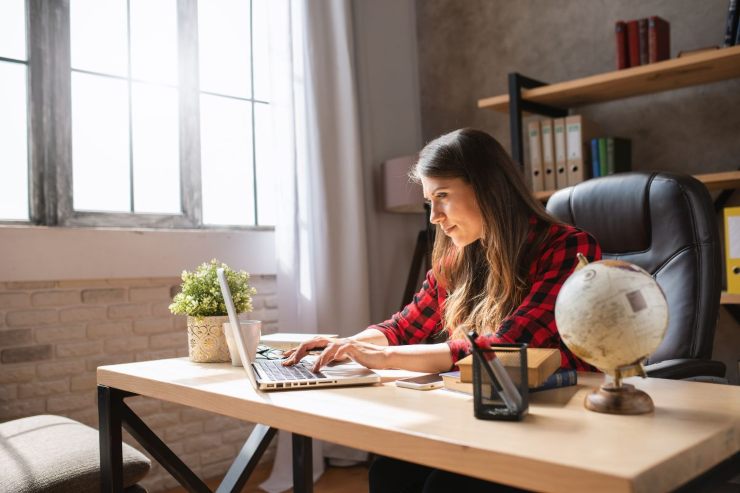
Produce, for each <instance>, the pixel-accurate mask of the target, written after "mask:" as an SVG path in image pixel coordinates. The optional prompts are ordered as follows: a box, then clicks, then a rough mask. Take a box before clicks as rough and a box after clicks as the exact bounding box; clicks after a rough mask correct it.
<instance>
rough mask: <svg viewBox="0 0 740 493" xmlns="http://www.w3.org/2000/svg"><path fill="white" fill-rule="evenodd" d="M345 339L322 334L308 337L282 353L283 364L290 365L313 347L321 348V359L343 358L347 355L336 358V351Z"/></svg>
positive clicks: (329, 360)
mask: <svg viewBox="0 0 740 493" xmlns="http://www.w3.org/2000/svg"><path fill="white" fill-rule="evenodd" d="M346 342H347V340H346V339H344V338H335V337H324V336H316V337H314V338H313V339H309V340H308V341H305V342H302V343H301V344H300V345H299V346H298V347H295V348H293V349H289V350H287V351H285V352H284V353H283V357H284V358H285V359H284V360H283V365H284V366H292V365H295V364H296V363H298V362H299V361H301V360H302V359H303V357H304V356H306V355H307V354H308V352H309V351H313V350H314V349H323V351H322V353H321V356H322V358H321V359H322V360H324V361H326V362H327V363H328V362H331V361H335V360H337V359H338V360H345V359H347V356H340V357H339V358H337V357H336V356H337V351H339V349H340V348H341V347H342V346H344V345H345V344H346Z"/></svg>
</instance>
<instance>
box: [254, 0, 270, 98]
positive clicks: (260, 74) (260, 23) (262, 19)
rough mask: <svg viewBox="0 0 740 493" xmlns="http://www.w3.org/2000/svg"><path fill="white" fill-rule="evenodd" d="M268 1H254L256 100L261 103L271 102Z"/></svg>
mask: <svg viewBox="0 0 740 493" xmlns="http://www.w3.org/2000/svg"><path fill="white" fill-rule="evenodd" d="M267 1H268V0H253V1H252V19H253V22H252V29H253V34H252V37H253V42H254V48H253V56H254V98H255V99H259V100H261V101H269V100H270V57H269V49H270V46H269V42H270V39H269V34H268V27H269V23H270V19H269V12H268V10H267V9H268V7H267Z"/></svg>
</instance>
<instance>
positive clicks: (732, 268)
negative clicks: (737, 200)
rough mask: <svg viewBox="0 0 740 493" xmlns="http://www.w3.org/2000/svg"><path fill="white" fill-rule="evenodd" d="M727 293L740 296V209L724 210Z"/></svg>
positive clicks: (730, 208) (729, 208)
mask: <svg viewBox="0 0 740 493" xmlns="http://www.w3.org/2000/svg"><path fill="white" fill-rule="evenodd" d="M724 215H725V269H727V292H728V293H735V294H740V207H726V208H725V214H724Z"/></svg>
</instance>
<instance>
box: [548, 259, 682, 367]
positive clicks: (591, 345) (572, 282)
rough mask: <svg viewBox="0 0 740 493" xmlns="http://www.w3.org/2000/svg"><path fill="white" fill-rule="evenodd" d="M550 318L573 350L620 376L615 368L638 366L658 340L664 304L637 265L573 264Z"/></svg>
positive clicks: (657, 288) (664, 322)
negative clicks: (575, 267)
mask: <svg viewBox="0 0 740 493" xmlns="http://www.w3.org/2000/svg"><path fill="white" fill-rule="evenodd" d="M582 262H583V263H584V264H585V262H586V261H585V258H583V260H582ZM582 265H583V264H582ZM555 322H556V323H557V326H558V331H559V332H560V336H561V338H562V339H563V342H565V344H566V345H567V346H568V348H569V349H570V350H571V351H572V352H573V354H575V355H576V356H578V357H579V358H581V359H582V360H584V361H586V362H588V363H590V364H591V365H593V366H595V367H596V368H598V369H600V370H601V371H603V372H604V373H607V374H610V375H612V376H615V374H616V378H620V377H619V375H618V373H619V368H623V367H629V366H630V365H636V364H639V363H640V362H641V361H642V360H643V359H644V358H645V357H646V356H647V355H649V354H650V353H652V352H653V351H655V349H657V347H658V345H659V344H660V342H661V341H662V340H663V336H664V335H665V331H666V328H667V326H668V303H667V302H666V299H665V295H664V294H663V291H662V290H661V289H660V286H658V283H657V282H655V279H653V277H652V276H651V275H650V274H648V273H647V272H645V271H644V270H643V269H641V268H640V267H638V266H636V265H634V264H631V263H629V262H623V261H619V260H602V261H599V262H593V263H590V264H586V265H585V266H582V267H580V268H578V269H577V270H576V271H575V272H574V273H573V274H572V275H571V276H570V277H569V278H568V279H567V280H566V281H565V283H564V284H563V286H562V288H561V289H560V293H559V294H558V297H557V300H556V302H555ZM625 376H626V375H625Z"/></svg>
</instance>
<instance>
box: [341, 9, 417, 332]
mask: <svg viewBox="0 0 740 493" xmlns="http://www.w3.org/2000/svg"><path fill="white" fill-rule="evenodd" d="M352 7H353V18H354V28H355V55H356V57H355V61H356V64H357V71H356V73H357V85H358V98H359V101H360V123H361V127H362V154H363V165H364V170H365V175H364V178H365V206H366V210H367V217H366V220H367V237H368V242H369V245H368V256H369V266H370V290H371V294H370V313H371V316H372V319H373V321H374V322H382V321H383V320H386V319H387V318H389V317H390V315H391V314H392V313H395V311H397V310H398V307H399V305H400V303H401V297H402V295H403V288H404V286H405V283H406V276H407V275H408V271H409V266H410V265H411V256H412V253H413V249H414V244H415V241H416V234H417V232H418V231H419V230H420V229H421V228H422V227H423V226H424V222H425V218H424V216H423V215H422V214H391V213H387V212H385V211H384V210H383V201H382V194H381V193H380V190H381V179H380V178H381V176H380V172H381V164H382V162H383V161H385V160H387V159H389V158H393V157H399V156H405V155H409V154H414V153H415V152H417V151H418V150H419V148H420V147H421V120H420V119H421V116H420V109H419V83H418V80H417V74H418V71H417V47H416V15H415V8H414V2H413V0H372V1H370V0H354V1H353V3H352Z"/></svg>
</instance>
